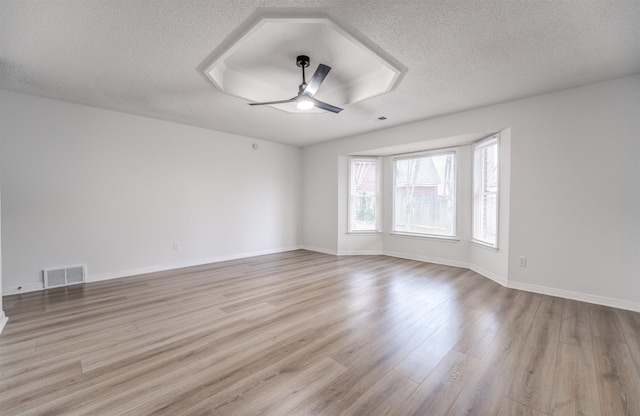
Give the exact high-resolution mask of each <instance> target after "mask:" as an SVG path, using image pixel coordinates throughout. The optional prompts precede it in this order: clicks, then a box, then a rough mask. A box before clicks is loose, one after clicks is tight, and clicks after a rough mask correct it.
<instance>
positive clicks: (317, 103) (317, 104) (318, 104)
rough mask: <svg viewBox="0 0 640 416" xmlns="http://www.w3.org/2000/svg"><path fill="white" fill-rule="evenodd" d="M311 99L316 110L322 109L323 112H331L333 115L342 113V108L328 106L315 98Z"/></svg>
mask: <svg viewBox="0 0 640 416" xmlns="http://www.w3.org/2000/svg"><path fill="white" fill-rule="evenodd" d="M309 98H310V99H311V101H312V102H313V105H314V106H315V107H316V108H321V109H323V110H327V111H331V112H332V113H339V112H340V111H342V108H340V107H336V106H334V105H331V104H327V103H323V102H322V101H320V100H318V99H315V98H313V97H309Z"/></svg>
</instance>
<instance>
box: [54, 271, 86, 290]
mask: <svg viewBox="0 0 640 416" xmlns="http://www.w3.org/2000/svg"><path fill="white" fill-rule="evenodd" d="M86 269H87V268H86V266H85V265H81V266H69V267H65V268H62V269H46V270H45V271H44V288H45V289H48V288H50V287H60V286H70V285H77V284H78V283H84V282H85V281H86V280H85V278H86V275H87V273H86Z"/></svg>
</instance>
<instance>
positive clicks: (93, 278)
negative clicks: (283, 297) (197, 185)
mask: <svg viewBox="0 0 640 416" xmlns="http://www.w3.org/2000/svg"><path fill="white" fill-rule="evenodd" d="M299 249H300V246H290V247H281V248H277V249H270V250H261V251H253V252H248V253H237V254H229V255H224V256H215V257H207V258H204V259H196V260H186V261H181V262H176V263H170V264H165V265H160V266H150V267H140V268H136V269H129V270H121V271H117V272H109V273H100V274H95V275H88V276H87V282H99V281H102V280H111V279H119V278H121V277H129V276H137V275H140V274H148V273H156V272H164V271H167V270H175V269H182V268H184V267H192V266H202V265H205V264H212V263H220V262H223V261H229V260H238V259H245V258H248V257H257V256H264V255H267V254H276V253H284V252H287V251H293V250H299Z"/></svg>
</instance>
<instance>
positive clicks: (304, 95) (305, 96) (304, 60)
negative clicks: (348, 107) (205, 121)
mask: <svg viewBox="0 0 640 416" xmlns="http://www.w3.org/2000/svg"><path fill="white" fill-rule="evenodd" d="M296 65H298V67H300V68H302V84H300V86H299V87H298V95H296V96H295V97H293V98H290V99H288V100H280V101H268V102H264V103H249V105H271V104H284V103H296V104H297V106H298V109H300V110H310V109H312V108H313V107H316V108H321V109H323V110H326V111H331V112H332V113H339V112H340V111H342V108H340V107H336V106H333V105H331V104H327V103H324V102H322V101H320V100H318V99H316V98H314V95H316V92H318V88H320V84H322V81H324V79H325V78H326V77H327V74H328V73H329V71H331V67H330V66H328V65H324V64H320V65H318V69H316V72H315V73H314V74H313V76H312V77H311V79H310V80H309V83H308V84H307V81H306V79H305V77H304V70H305V68H307V67H308V66H309V57H308V56H307V55H300V56H298V57H297V58H296Z"/></svg>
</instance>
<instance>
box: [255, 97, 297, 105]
mask: <svg viewBox="0 0 640 416" xmlns="http://www.w3.org/2000/svg"><path fill="white" fill-rule="evenodd" d="M296 98H298V97H293V98H290V99H288V100H280V101H267V102H264V103H249V105H271V104H285V103H292V102H294V101H295V100H296Z"/></svg>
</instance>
